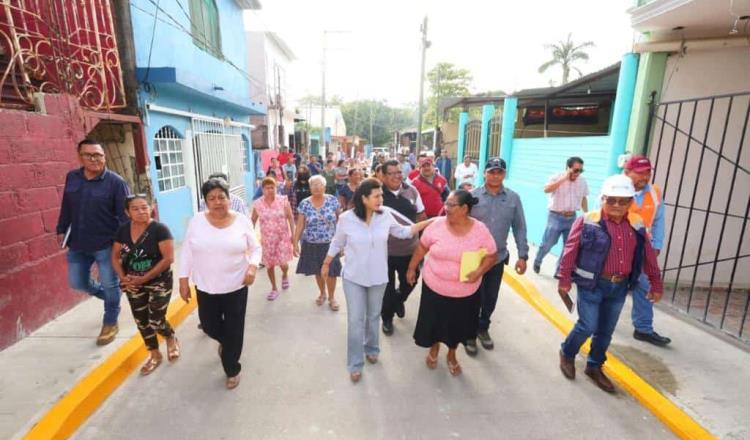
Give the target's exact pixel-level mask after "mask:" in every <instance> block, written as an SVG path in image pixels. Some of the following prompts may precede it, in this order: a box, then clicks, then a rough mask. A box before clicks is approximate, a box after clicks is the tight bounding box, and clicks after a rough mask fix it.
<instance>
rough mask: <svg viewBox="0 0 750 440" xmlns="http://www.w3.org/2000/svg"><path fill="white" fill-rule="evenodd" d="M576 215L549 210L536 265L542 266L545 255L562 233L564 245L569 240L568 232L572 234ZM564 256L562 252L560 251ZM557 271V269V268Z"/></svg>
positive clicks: (558, 263) (535, 260)
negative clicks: (571, 229) (566, 215)
mask: <svg viewBox="0 0 750 440" xmlns="http://www.w3.org/2000/svg"><path fill="white" fill-rule="evenodd" d="M575 219H576V217H575V216H572V217H565V216H564V215H562V214H558V213H556V212H552V211H550V212H549V215H548V216H547V228H546V229H545V230H544V236H543V237H542V244H540V245H539V250H538V251H537V253H536V258H535V259H534V266H541V265H542V260H543V259H544V256H545V255H547V254H548V253H549V251H550V249H552V248H553V247H554V246H555V245H556V244H557V241H558V240H559V239H560V236H561V235H562V239H563V245H564V244H565V242H566V241H568V234H570V228H571V227H572V226H573V222H574V221H575ZM560 255H561V256H562V253H560ZM557 266H558V267H559V266H560V258H558V259H557ZM555 273H557V270H555Z"/></svg>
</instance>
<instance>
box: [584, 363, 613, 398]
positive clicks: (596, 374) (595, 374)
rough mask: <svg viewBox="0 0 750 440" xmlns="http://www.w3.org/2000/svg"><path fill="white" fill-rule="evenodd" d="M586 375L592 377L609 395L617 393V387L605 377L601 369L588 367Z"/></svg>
mask: <svg viewBox="0 0 750 440" xmlns="http://www.w3.org/2000/svg"><path fill="white" fill-rule="evenodd" d="M584 373H586V376H588V377H590V378H591V380H593V381H594V383H595V384H596V385H597V386H598V387H599V388H601V389H603V390H604V391H606V392H608V393H614V392H615V386H614V385H613V384H612V381H611V380H609V378H608V377H607V376H605V375H604V372H603V371H602V369H601V367H586V370H584Z"/></svg>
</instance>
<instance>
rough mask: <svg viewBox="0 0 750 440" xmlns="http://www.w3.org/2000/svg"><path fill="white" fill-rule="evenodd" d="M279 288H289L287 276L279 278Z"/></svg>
mask: <svg viewBox="0 0 750 440" xmlns="http://www.w3.org/2000/svg"><path fill="white" fill-rule="evenodd" d="M281 288H282V289H284V290H287V289H288V288H289V278H282V279H281Z"/></svg>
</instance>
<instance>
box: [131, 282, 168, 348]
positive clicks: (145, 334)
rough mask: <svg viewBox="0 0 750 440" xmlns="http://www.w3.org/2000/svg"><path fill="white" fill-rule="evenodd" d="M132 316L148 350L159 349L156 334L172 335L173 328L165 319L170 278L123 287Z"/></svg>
mask: <svg viewBox="0 0 750 440" xmlns="http://www.w3.org/2000/svg"><path fill="white" fill-rule="evenodd" d="M125 295H126V296H127V297H128V302H129V303H130V309H131V310H132V311H133V318H135V323H136V325H137V326H138V331H139V332H140V333H141V337H142V338H143V342H144V343H145V344H146V347H147V348H148V349H149V350H158V349H159V340H158V339H157V338H156V334H157V333H158V334H160V335H162V336H164V337H165V338H169V337H172V336H173V335H174V330H172V326H170V325H169V322H168V321H167V306H169V298H170V297H171V296H172V278H171V277H170V278H169V279H166V280H161V281H156V282H153V281H152V282H150V283H148V284H144V285H142V286H138V287H137V288H134V289H125Z"/></svg>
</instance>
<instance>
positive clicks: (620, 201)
mask: <svg viewBox="0 0 750 440" xmlns="http://www.w3.org/2000/svg"><path fill="white" fill-rule="evenodd" d="M632 201H633V198H632V197H607V205H609V206H615V205H620V206H628V205H629V204H630V202H632Z"/></svg>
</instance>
